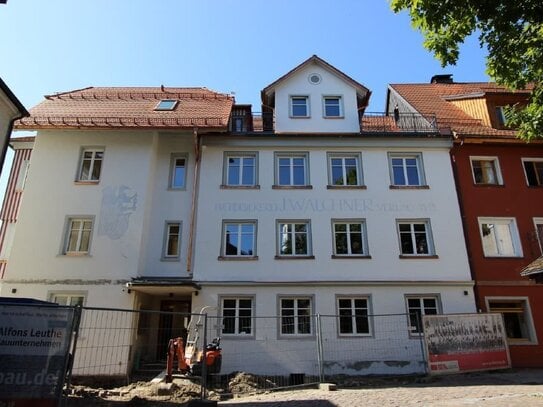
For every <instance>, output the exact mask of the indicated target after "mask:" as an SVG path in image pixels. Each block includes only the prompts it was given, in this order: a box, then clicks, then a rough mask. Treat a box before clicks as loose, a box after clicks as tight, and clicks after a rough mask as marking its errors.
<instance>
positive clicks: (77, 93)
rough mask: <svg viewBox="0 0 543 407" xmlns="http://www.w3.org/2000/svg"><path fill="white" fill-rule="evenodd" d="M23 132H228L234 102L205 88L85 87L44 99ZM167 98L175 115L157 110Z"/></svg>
mask: <svg viewBox="0 0 543 407" xmlns="http://www.w3.org/2000/svg"><path fill="white" fill-rule="evenodd" d="M45 99H46V100H44V101H43V102H41V103H40V104H38V105H37V106H35V107H34V108H32V109H31V110H30V117H27V118H23V119H21V120H20V121H19V122H18V123H17V124H16V128H18V129H44V128H107V129H110V128H147V129H148V128H164V129H183V128H193V127H199V128H208V129H216V130H226V128H227V125H228V119H229V117H230V111H231V108H232V105H233V104H234V98H233V97H231V96H229V95H226V94H222V93H217V92H214V91H211V90H209V89H206V88H163V87H160V88H153V87H141V88H120V87H117V88H115V87H112V88H94V87H90V88H85V89H80V90H74V91H70V92H65V93H57V94H54V95H49V96H45ZM163 99H173V100H178V101H179V103H178V104H177V106H176V107H175V109H174V110H172V111H156V110H154V109H155V107H156V105H157V104H158V102H160V100H163Z"/></svg>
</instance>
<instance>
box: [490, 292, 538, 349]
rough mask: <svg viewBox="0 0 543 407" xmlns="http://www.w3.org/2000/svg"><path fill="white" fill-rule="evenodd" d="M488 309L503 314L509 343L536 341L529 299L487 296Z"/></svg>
mask: <svg viewBox="0 0 543 407" xmlns="http://www.w3.org/2000/svg"><path fill="white" fill-rule="evenodd" d="M487 304H488V311H489V312H499V313H501V314H502V315H503V323H504V327H505V332H506V334H507V340H508V341H509V343H519V342H520V343H522V342H533V341H535V334H534V329H533V323H532V316H531V313H530V307H529V305H528V300H527V299H516V298H492V299H489V298H487Z"/></svg>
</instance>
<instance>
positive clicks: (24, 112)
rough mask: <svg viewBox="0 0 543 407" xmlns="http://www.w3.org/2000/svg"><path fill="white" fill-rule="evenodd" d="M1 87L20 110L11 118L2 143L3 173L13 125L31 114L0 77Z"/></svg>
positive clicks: (0, 170)
mask: <svg viewBox="0 0 543 407" xmlns="http://www.w3.org/2000/svg"><path fill="white" fill-rule="evenodd" d="M0 89H1V90H2V91H3V92H4V93H5V95H6V96H7V98H8V99H9V100H10V102H11V103H12V104H13V106H15V108H16V109H17V110H18V112H19V113H18V114H17V115H16V116H15V117H14V118H13V119H11V120H10V122H9V125H8V129H7V132H6V139H5V140H6V141H5V143H4V145H2V151H1V152H0V174H1V173H2V168H3V167H4V160H5V158H6V153H7V151H8V146H9V139H10V136H11V133H12V131H13V127H14V125H15V122H16V121H17V120H19V119H22V118H23V117H27V116H30V113H28V111H27V110H26V108H25V107H24V106H23V104H22V103H21V102H20V101H19V99H17V97H16V96H15V95H14V94H13V92H12V91H11V90H10V89H9V88H8V86H7V85H6V83H5V82H4V81H3V80H2V79H1V78H0Z"/></svg>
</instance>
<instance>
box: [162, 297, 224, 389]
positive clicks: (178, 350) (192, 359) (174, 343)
mask: <svg viewBox="0 0 543 407" xmlns="http://www.w3.org/2000/svg"><path fill="white" fill-rule="evenodd" d="M205 308H208V307H204V308H202V311H201V312H203V311H204V309H205ZM202 327H203V324H202V314H200V316H199V318H198V320H197V321H194V319H192V320H191V321H190V322H189V326H188V330H187V343H186V344H185V341H184V340H183V338H181V337H179V338H173V339H170V340H169V342H168V354H167V361H166V382H168V383H171V381H172V374H173V365H174V362H175V359H177V370H178V371H179V372H180V373H181V374H184V375H193V376H201V375H202V372H203V370H204V369H203V363H204V362H205V369H206V370H205V371H206V374H207V375H209V374H216V373H219V372H220V371H221V364H222V354H221V338H215V339H213V341H212V342H211V343H209V344H207V346H206V347H205V350H204V351H203V352H202V351H201V350H199V348H198V343H199V340H200V330H201V329H202ZM185 345H186V346H185Z"/></svg>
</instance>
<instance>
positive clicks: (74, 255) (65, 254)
mask: <svg viewBox="0 0 543 407" xmlns="http://www.w3.org/2000/svg"><path fill="white" fill-rule="evenodd" d="M59 256H60V257H92V256H91V255H90V254H89V253H61V254H59Z"/></svg>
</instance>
